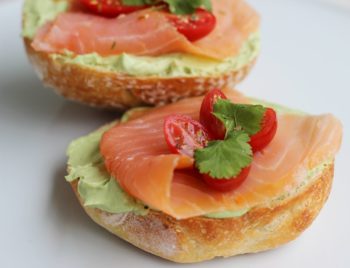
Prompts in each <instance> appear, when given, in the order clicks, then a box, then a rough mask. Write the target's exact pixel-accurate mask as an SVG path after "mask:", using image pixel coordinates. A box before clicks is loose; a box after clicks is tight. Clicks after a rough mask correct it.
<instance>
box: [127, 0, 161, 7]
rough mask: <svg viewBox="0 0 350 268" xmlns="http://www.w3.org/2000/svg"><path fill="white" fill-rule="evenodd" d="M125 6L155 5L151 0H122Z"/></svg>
mask: <svg viewBox="0 0 350 268" xmlns="http://www.w3.org/2000/svg"><path fill="white" fill-rule="evenodd" d="M122 2H123V5H126V6H143V5H146V4H153V2H154V1H152V0H151V1H150V0H122Z"/></svg>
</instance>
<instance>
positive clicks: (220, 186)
mask: <svg viewBox="0 0 350 268" xmlns="http://www.w3.org/2000/svg"><path fill="white" fill-rule="evenodd" d="M249 172H250V166H249V167H246V168H244V169H242V171H241V173H240V174H239V175H238V176H236V177H234V178H231V179H213V178H211V177H210V176H209V175H203V180H204V181H205V183H206V184H207V185H209V186H210V187H211V188H213V189H215V190H217V191H220V192H228V191H232V190H234V189H237V188H238V187H239V186H240V185H241V184H242V183H243V182H244V181H245V180H246V178H247V177H248V175H249Z"/></svg>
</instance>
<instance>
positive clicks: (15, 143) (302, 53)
mask: <svg viewBox="0 0 350 268" xmlns="http://www.w3.org/2000/svg"><path fill="white" fill-rule="evenodd" d="M251 2H252V3H253V4H254V5H255V6H256V8H257V9H258V10H259V11H260V12H261V14H262V16H263V31H262V32H263V34H262V36H263V50H262V55H261V57H260V59H259V62H258V65H257V66H256V68H255V69H254V71H253V73H252V74H251V76H250V77H249V79H248V80H247V81H246V82H244V83H243V84H242V85H241V86H239V89H240V90H242V91H244V92H246V93H247V94H248V95H251V96H255V97H260V98H264V99H268V100H270V101H274V102H278V103H282V104H285V105H288V106H291V107H295V108H300V109H303V110H305V111H308V112H311V113H324V112H332V113H334V114H335V115H337V116H338V117H339V118H340V119H341V120H342V122H343V124H344V141H343V146H342V150H341V152H340V153H339V156H338V158H337V161H336V164H337V165H336V173H335V181H334V186H333V190H332V193H331V196H330V199H329V201H328V203H327V204H326V206H325V207H324V209H323V210H322V212H321V214H320V216H319V217H318V218H317V220H316V221H315V222H314V223H313V225H312V226H311V228H310V229H308V230H307V231H306V232H305V233H304V235H303V236H301V237H300V238H299V239H298V240H296V241H294V242H292V243H290V244H288V245H286V246H283V247H281V248H279V249H277V250H273V251H268V252H265V253H259V254H253V255H245V256H239V257H235V258H229V259H219V260H214V261H210V262H206V263H203V264H200V266H197V265H192V266H191V267H240V268H245V267H285V268H288V267H293V268H294V267H298V268H302V267H318V268H321V267H350V254H349V249H348V248H349V244H350V242H349V240H350V231H349V230H350V209H349V204H350V179H349V175H348V174H349V164H348V163H349V156H350V144H349V139H348V138H349V126H350V108H349V107H350V94H349V91H350V64H349V63H350V11H349V10H347V9H342V8H341V7H339V6H336V5H332V3H331V1H329V2H330V3H319V2H318V1H316V0H300V1H296V0H294V1H292V0H290V1H288V0H283V1H282V0H254V1H253V0H252V1H251ZM342 2H343V3H345V1H342ZM115 116H117V114H116V113H107V112H103V111H98V110H93V109H90V108H87V107H84V106H80V105H78V104H74V103H70V102H67V101H65V100H63V99H62V98H61V97H58V96H56V95H55V94H53V93H52V92H51V91H49V90H47V89H44V88H43V86H42V85H41V83H40V81H39V80H38V79H37V78H36V76H35V74H34V71H33V70H32V69H31V67H30V66H29V64H28V62H27V60H26V57H25V53H24V51H23V46H22V44H21V42H20V3H19V2H17V1H15V2H13V1H8V2H5V3H3V4H1V5H0V137H1V138H0V178H1V183H0V211H1V218H0V267H2V268H8V267H9V268H12V267H35V268H39V267H76V268H79V267H163V266H164V267H172V266H175V265H176V264H172V263H170V262H167V261H163V260H161V259H159V258H157V257H154V256H151V255H149V254H147V253H144V252H142V251H140V250H138V249H136V248H134V247H132V246H129V245H128V244H127V243H125V242H123V241H121V240H120V239H118V238H116V237H114V236H112V235H110V234H109V233H107V232H106V231H105V230H103V229H102V228H100V227H99V226H97V225H95V224H94V223H93V222H92V221H91V220H90V219H89V218H88V217H87V216H86V215H85V214H84V212H83V210H82V208H81V207H80V206H79V205H78V202H77V201H76V199H75V197H74V196H73V192H72V191H71V189H70V188H69V186H68V184H67V183H66V182H65V181H64V178H63V176H64V175H65V161H66V159H65V148H66V146H67V144H68V143H69V141H70V140H72V139H73V138H76V137H79V136H81V135H83V134H86V133H88V132H90V131H91V130H93V129H95V128H97V127H98V126H100V125H102V124H103V123H105V122H107V121H110V120H112V119H113V118H115Z"/></svg>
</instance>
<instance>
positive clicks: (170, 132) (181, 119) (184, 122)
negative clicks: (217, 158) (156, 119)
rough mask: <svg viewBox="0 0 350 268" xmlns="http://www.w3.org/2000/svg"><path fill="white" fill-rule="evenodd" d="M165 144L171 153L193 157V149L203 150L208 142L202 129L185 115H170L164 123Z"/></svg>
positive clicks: (206, 135)
mask: <svg viewBox="0 0 350 268" xmlns="http://www.w3.org/2000/svg"><path fill="white" fill-rule="evenodd" d="M164 135H165V140H166V143H167V144H168V147H169V149H170V151H171V152H172V153H175V154H183V155H187V156H190V157H193V155H194V151H195V149H198V148H203V147H204V146H206V145H207V142H208V140H209V137H208V134H207V132H206V130H205V129H204V127H203V126H202V125H201V124H200V123H199V122H197V121H196V120H193V119H192V118H191V117H189V116H186V115H170V116H168V117H166V118H165V121H164Z"/></svg>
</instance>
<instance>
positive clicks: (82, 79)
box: [24, 38, 255, 110]
mask: <svg viewBox="0 0 350 268" xmlns="http://www.w3.org/2000/svg"><path fill="white" fill-rule="evenodd" d="M24 44H25V47H26V50H27V55H28V57H29V59H30V62H31V63H32V65H33V66H34V68H35V70H36V73H37V74H38V76H39V77H40V79H42V80H43V82H44V84H45V85H47V86H49V87H52V88H54V89H55V91H56V92H57V93H58V94H61V95H63V96H64V97H66V98H68V99H70V100H74V101H77V102H81V103H85V104H88V105H90V106H96V107H101V108H109V109H121V110H125V109H128V108H131V107H135V106H140V105H142V104H150V105H164V104H167V103H171V102H175V101H178V100H179V99H183V98H188V97H194V96H200V95H204V94H205V93H206V92H207V91H208V90H209V89H210V88H213V87H218V88H223V87H231V88H233V87H234V86H235V85H236V84H238V83H239V82H241V81H242V80H243V79H244V78H245V77H246V76H247V75H248V73H249V72H250V70H251V68H252V67H253V65H254V63H255V60H253V61H252V62H250V63H249V64H247V65H246V66H244V67H243V68H241V69H239V70H237V71H233V72H229V73H225V74H222V75H221V76H213V77H175V78H142V77H132V76H128V75H124V74H120V73H115V72H102V71H99V70H97V69H91V68H87V67H84V66H82V65H77V64H67V63H62V62H60V61H59V60H53V59H52V58H51V57H50V56H49V54H47V53H42V52H37V51H35V50H34V49H33V48H32V47H31V45H30V44H31V40H30V39H27V38H25V39H24Z"/></svg>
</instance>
